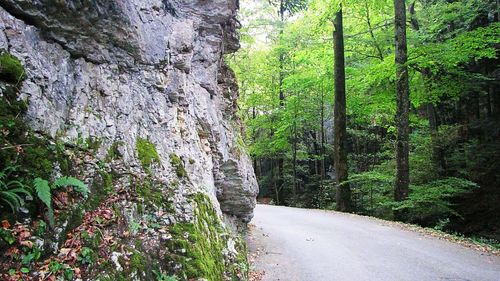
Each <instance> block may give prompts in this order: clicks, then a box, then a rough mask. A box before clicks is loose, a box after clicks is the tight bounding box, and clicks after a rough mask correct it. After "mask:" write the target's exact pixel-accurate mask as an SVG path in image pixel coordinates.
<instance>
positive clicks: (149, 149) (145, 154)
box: [135, 138, 161, 170]
mask: <svg viewBox="0 0 500 281" xmlns="http://www.w3.org/2000/svg"><path fill="white" fill-rule="evenodd" d="M135 148H136V150H137V155H138V157H139V161H141V165H142V167H143V168H144V169H145V170H149V169H150V168H151V165H152V164H154V163H156V164H160V163H161V161H160V156H159V155H158V152H157V151H156V147H155V145H154V144H153V143H151V142H150V141H149V140H147V139H143V138H137V142H136V144H135Z"/></svg>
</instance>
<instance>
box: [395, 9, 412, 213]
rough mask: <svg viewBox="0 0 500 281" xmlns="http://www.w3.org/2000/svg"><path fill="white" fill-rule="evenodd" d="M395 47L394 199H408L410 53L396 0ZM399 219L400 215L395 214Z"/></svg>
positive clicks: (404, 14) (402, 17)
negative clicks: (408, 63)
mask: <svg viewBox="0 0 500 281" xmlns="http://www.w3.org/2000/svg"><path fill="white" fill-rule="evenodd" d="M394 13H395V37H396V38H395V45H396V102H397V110H396V126H397V137H396V181H395V186H394V199H395V200H396V201H403V200H405V199H406V198H407V197H408V192H409V185H410V176H409V172H410V167H409V133H410V126H409V111H410V89H409V82H408V67H407V61H408V50H407V43H406V8H405V1H404V0H394ZM396 217H397V214H396Z"/></svg>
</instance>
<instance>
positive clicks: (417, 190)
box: [393, 177, 478, 225]
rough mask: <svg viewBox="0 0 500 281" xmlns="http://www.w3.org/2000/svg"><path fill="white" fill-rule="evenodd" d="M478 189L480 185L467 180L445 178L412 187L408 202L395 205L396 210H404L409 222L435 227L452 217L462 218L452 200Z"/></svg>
mask: <svg viewBox="0 0 500 281" xmlns="http://www.w3.org/2000/svg"><path fill="white" fill-rule="evenodd" d="M475 188H478V185H477V184H476V183H474V182H471V181H469V180H466V179H460V178H453V177H450V178H445V179H440V180H436V181H432V182H429V183H426V184H422V185H413V186H411V187H410V189H411V190H410V195H409V197H408V200H405V201H403V202H401V203H394V204H393V205H394V208H393V209H394V210H404V211H405V212H406V215H407V220H408V221H410V222H419V223H424V224H428V225H435V224H438V223H440V222H442V221H443V220H446V219H447V218H449V217H450V216H460V214H459V213H458V212H456V211H455V210H454V209H453V208H452V203H451V201H450V199H452V198H456V197H457V196H461V195H464V194H465V193H468V192H471V191H472V190H473V189H475Z"/></svg>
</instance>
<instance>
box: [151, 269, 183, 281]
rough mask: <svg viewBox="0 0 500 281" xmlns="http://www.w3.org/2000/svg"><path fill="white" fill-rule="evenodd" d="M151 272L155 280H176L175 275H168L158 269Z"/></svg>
mask: <svg viewBox="0 0 500 281" xmlns="http://www.w3.org/2000/svg"><path fill="white" fill-rule="evenodd" d="M153 273H154V274H155V276H156V281H177V280H179V279H177V277H175V276H168V275H167V274H165V273H163V272H161V271H158V270H153Z"/></svg>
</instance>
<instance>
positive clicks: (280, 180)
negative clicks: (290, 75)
mask: <svg viewBox="0 0 500 281" xmlns="http://www.w3.org/2000/svg"><path fill="white" fill-rule="evenodd" d="M279 16H280V20H281V27H280V32H279V45H280V46H281V45H282V42H283V25H284V22H285V3H284V1H283V0H281V1H280V10H279ZM278 60H279V73H278V76H279V77H278V80H279V81H278V83H279V85H278V87H279V100H280V107H283V106H284V105H285V93H284V92H283V79H284V73H283V72H284V71H283V68H284V60H285V55H284V54H283V52H282V51H281V48H280V51H279V57H278ZM283 169H284V159H283V156H281V155H278V177H277V179H276V181H277V185H278V188H280V189H281V188H283V183H284V181H283V175H284V172H283Z"/></svg>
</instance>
